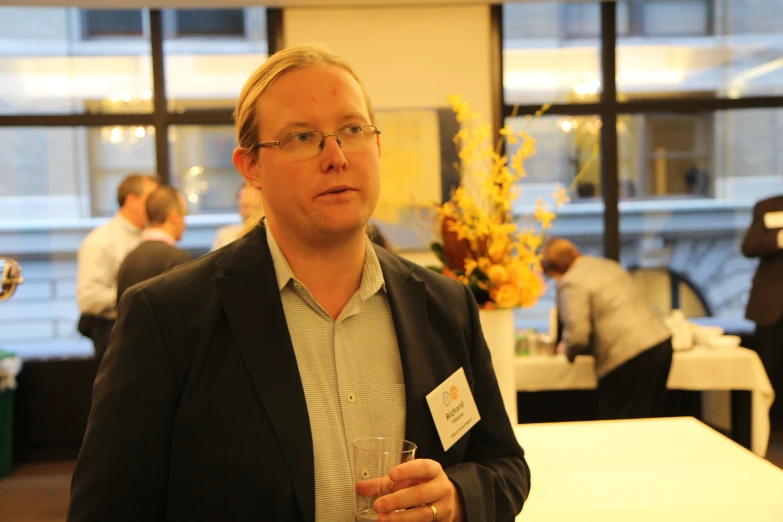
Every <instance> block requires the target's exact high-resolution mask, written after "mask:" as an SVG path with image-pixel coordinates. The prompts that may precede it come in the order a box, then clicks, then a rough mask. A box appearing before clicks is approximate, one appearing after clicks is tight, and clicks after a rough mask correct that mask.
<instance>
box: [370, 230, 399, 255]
mask: <svg viewBox="0 0 783 522" xmlns="http://www.w3.org/2000/svg"><path fill="white" fill-rule="evenodd" d="M367 236H368V237H369V238H370V241H372V242H373V243H375V244H376V245H378V246H380V247H383V248H385V249H386V250H388V251H390V252H393V249H392V245H391V243H390V242H389V240H388V238H387V237H386V236H384V235H383V232H381V229H380V228H378V225H376V224H375V223H368V224H367Z"/></svg>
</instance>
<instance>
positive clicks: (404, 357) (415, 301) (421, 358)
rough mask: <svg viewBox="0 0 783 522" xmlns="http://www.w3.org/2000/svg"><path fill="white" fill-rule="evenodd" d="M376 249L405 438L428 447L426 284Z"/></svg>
mask: <svg viewBox="0 0 783 522" xmlns="http://www.w3.org/2000/svg"><path fill="white" fill-rule="evenodd" d="M376 251H377V253H378V259H379V261H380V262H381V268H382V270H383V277H384V280H385V282H386V290H387V292H388V294H389V303H390V305H391V310H392V316H393V317H394V329H395V331H396V333H397V344H398V345H399V348H400V359H401V361H402V372H403V377H404V380H405V397H406V399H405V401H406V405H405V408H406V419H407V420H406V423H405V438H406V439H407V440H409V441H411V442H414V443H415V444H416V445H417V446H418V447H419V448H422V449H423V448H426V447H428V446H429V443H430V440H431V439H432V435H433V430H434V429H435V424H434V422H433V421H432V416H431V415H430V411H429V407H428V406H427V399H426V396H427V394H428V393H430V392H431V391H432V390H433V389H434V388H435V386H436V383H435V377H434V375H433V372H432V359H431V356H430V347H429V333H428V331H429V330H428V320H427V292H426V287H425V285H424V282H423V281H421V280H420V279H418V278H416V276H414V275H413V274H412V273H411V269H410V267H408V266H406V265H405V264H403V263H401V262H400V261H399V260H398V259H397V258H395V257H393V256H391V255H390V254H388V253H387V252H385V251H382V250H378V249H376Z"/></svg>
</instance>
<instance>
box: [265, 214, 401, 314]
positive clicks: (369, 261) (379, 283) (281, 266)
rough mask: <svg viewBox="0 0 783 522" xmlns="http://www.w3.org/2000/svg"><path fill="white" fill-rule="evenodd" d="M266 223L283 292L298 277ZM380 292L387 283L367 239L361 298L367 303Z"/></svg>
mask: <svg viewBox="0 0 783 522" xmlns="http://www.w3.org/2000/svg"><path fill="white" fill-rule="evenodd" d="M264 221H265V223H264V225H265V226H264V228H265V229H266V241H267V244H268V245H269V252H270V253H271V254H272V263H273V265H274V267H275V276H276V277H277V288H278V290H281V291H282V290H283V288H285V287H286V285H287V284H288V283H289V281H291V280H294V281H297V280H296V276H294V273H293V271H292V270H291V265H289V264H288V260H287V259H286V257H285V254H284V253H283V250H282V249H281V248H280V245H278V244H277V241H275V237H274V236H273V235H272V231H271V230H270V229H269V225H268V224H267V223H266V220H264ZM297 282H298V281H297ZM300 284H301V283H300ZM302 286H304V285H302ZM378 290H383V291H384V292H385V291H386V282H385V281H384V279H383V271H382V270H381V263H380V261H378V256H377V254H376V253H375V249H374V248H373V247H372V242H371V241H370V238H365V248H364V266H363V267H362V283H361V285H360V286H359V297H360V298H361V300H362V301H366V300H367V299H369V298H370V297H371V296H373V295H375V294H376V293H377V292H378Z"/></svg>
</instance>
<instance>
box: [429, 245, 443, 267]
mask: <svg viewBox="0 0 783 522" xmlns="http://www.w3.org/2000/svg"><path fill="white" fill-rule="evenodd" d="M430 250H432V253H433V254H435V257H437V258H438V261H440V262H441V263H443V265H444V266H446V265H447V263H446V255H445V254H444V253H443V245H442V244H440V243H438V242H437V241H433V242H432V243H430Z"/></svg>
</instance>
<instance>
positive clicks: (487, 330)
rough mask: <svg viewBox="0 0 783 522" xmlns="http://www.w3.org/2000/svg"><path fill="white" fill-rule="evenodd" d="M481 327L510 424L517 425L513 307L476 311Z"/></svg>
mask: <svg viewBox="0 0 783 522" xmlns="http://www.w3.org/2000/svg"><path fill="white" fill-rule="evenodd" d="M479 319H480V320H481V329H482V330H483V331H484V339H486V341H487V346H489V353H490V354H491V355H492V366H493V367H494V368H495V375H496V376H497V379H498V385H499V386H500V394H501V395H502V396H503V403H504V404H505V406H506V412H507V413H508V418H509V419H510V420H511V425H512V426H516V425H517V423H518V417H517V384H516V380H515V376H514V362H515V359H516V335H515V331H514V310H513V309H510V308H509V309H498V310H479Z"/></svg>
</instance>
